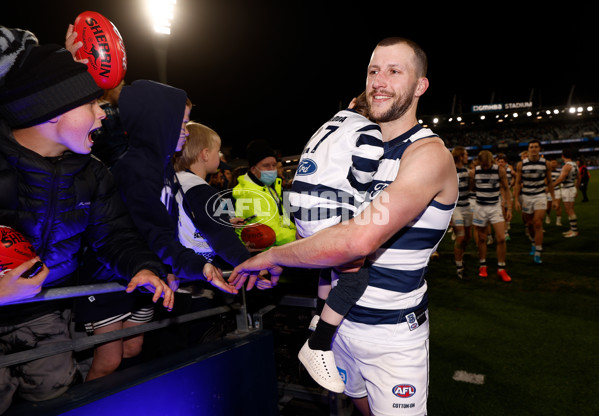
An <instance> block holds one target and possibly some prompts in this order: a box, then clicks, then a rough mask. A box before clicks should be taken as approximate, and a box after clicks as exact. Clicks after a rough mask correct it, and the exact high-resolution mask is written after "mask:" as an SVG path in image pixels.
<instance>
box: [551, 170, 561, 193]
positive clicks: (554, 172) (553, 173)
mask: <svg viewBox="0 0 599 416" xmlns="http://www.w3.org/2000/svg"><path fill="white" fill-rule="evenodd" d="M561 174H562V168H559V169H553V170H552V171H551V182H555V181H556V179H557V178H559V175H561ZM562 184H563V182H562V183H558V184H557V185H555V187H554V189H555V190H556V191H557V190H558V189H562Z"/></svg>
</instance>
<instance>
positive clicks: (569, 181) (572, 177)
mask: <svg viewBox="0 0 599 416" xmlns="http://www.w3.org/2000/svg"><path fill="white" fill-rule="evenodd" d="M565 165H570V166H572V169H570V172H569V173H568V176H566V179H564V181H563V182H562V184H563V187H564V189H567V188H574V186H576V179H577V178H578V166H577V165H576V162H573V161H570V162H566V163H565ZM565 165H564V166H565Z"/></svg>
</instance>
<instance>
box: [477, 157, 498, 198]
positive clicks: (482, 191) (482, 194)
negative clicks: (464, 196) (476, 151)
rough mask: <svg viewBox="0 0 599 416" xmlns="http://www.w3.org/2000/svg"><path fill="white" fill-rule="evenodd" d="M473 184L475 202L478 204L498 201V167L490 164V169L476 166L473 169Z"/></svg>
mask: <svg viewBox="0 0 599 416" xmlns="http://www.w3.org/2000/svg"><path fill="white" fill-rule="evenodd" d="M474 185H475V188H474V189H475V191H476V203H477V204H480V205H495V204H497V203H499V195H500V192H499V167H498V166H497V165H493V166H491V168H490V169H482V168H481V166H477V167H476V168H475V169H474Z"/></svg>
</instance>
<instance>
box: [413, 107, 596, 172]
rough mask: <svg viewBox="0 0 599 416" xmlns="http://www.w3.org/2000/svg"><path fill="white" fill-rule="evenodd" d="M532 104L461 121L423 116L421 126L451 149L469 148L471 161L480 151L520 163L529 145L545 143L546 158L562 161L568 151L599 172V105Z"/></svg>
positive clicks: (483, 111) (482, 111)
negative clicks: (570, 150)
mask: <svg viewBox="0 0 599 416" xmlns="http://www.w3.org/2000/svg"><path fill="white" fill-rule="evenodd" d="M529 105H530V103H511V104H489V105H481V106H473V111H472V112H470V113H465V114H460V115H455V114H454V115H439V116H421V117H420V123H421V124H423V125H425V126H428V127H430V128H432V129H433V131H435V132H436V133H438V134H439V135H440V136H441V137H442V138H443V139H444V140H445V142H446V144H447V146H448V147H449V148H450V149H451V148H453V147H455V146H458V145H460V146H464V147H466V148H467V149H468V151H469V153H470V156H471V158H473V157H476V155H477V154H478V152H479V151H481V150H490V151H491V152H492V153H493V154H496V153H498V152H501V153H505V154H506V155H507V157H508V159H509V161H510V163H515V162H516V161H518V160H519V154H520V152H522V151H523V150H526V148H527V146H528V142H529V141H530V140H532V139H537V140H539V141H540V142H541V146H542V149H543V154H544V155H545V156H546V157H548V158H559V157H560V155H561V151H562V149H563V148H565V147H570V148H572V149H573V150H575V151H576V152H577V155H576V158H580V157H584V158H585V160H586V161H587V165H588V166H589V169H597V168H598V166H597V165H598V157H599V117H598V114H597V111H598V110H599V103H588V104H580V105H576V106H561V107H556V106H554V107H543V108H532V107H530V106H529Z"/></svg>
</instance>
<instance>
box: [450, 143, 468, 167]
mask: <svg viewBox="0 0 599 416" xmlns="http://www.w3.org/2000/svg"><path fill="white" fill-rule="evenodd" d="M464 153H466V148H465V147H464V146H456V147H454V148H453V150H452V151H451V155H452V156H453V162H454V163H456V162H457V161H458V160H459V159H460V158H461V157H462V156H464Z"/></svg>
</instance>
